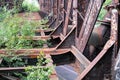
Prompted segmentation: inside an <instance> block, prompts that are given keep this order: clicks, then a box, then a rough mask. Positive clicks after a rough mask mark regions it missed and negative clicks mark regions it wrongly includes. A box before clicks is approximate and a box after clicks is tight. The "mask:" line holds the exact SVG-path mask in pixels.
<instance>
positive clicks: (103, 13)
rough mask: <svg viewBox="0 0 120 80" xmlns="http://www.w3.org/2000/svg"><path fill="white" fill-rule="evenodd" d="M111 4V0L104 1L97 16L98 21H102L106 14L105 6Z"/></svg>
mask: <svg viewBox="0 0 120 80" xmlns="http://www.w3.org/2000/svg"><path fill="white" fill-rule="evenodd" d="M111 2H112V0H106V1H105V3H104V4H103V6H102V9H101V11H100V14H99V16H98V19H99V20H103V18H104V16H105V14H106V13H107V11H106V10H105V9H104V7H105V6H107V5H109V4H110V3H111Z"/></svg>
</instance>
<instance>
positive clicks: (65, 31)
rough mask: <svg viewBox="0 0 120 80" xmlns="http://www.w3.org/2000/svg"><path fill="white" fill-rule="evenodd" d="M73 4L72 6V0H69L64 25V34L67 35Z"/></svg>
mask: <svg viewBox="0 0 120 80" xmlns="http://www.w3.org/2000/svg"><path fill="white" fill-rule="evenodd" d="M71 6H72V0H68V5H67V14H66V17H65V24H64V27H63V35H64V36H66V34H67V29H68V22H69V16H70V11H71Z"/></svg>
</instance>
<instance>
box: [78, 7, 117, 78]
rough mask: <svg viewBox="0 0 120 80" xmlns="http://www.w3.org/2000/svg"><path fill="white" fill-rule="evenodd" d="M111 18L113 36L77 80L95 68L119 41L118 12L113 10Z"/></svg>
mask: <svg viewBox="0 0 120 80" xmlns="http://www.w3.org/2000/svg"><path fill="white" fill-rule="evenodd" d="M111 14H112V17H111V32H110V33H111V35H110V39H109V40H108V41H107V42H106V44H105V46H104V48H103V49H102V51H101V52H100V53H99V54H98V55H97V56H96V58H95V59H94V60H93V61H92V62H91V63H90V64H89V66H88V67H87V68H86V69H85V70H84V71H83V72H82V73H81V74H79V76H78V77H77V79H76V80H82V79H83V78H84V77H85V75H86V74H87V73H88V72H89V71H90V70H91V69H92V68H93V67H94V66H95V64H96V63H97V62H98V61H99V60H100V59H101V58H102V57H103V56H104V55H105V53H106V52H107V51H108V49H109V48H110V47H112V46H113V45H114V44H115V42H116V41H117V34H118V11H117V10H116V9H113V10H112V12H111Z"/></svg>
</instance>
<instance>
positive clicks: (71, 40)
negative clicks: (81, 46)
mask: <svg viewBox="0 0 120 80" xmlns="http://www.w3.org/2000/svg"><path fill="white" fill-rule="evenodd" d="M75 28H76V25H73V27H72V29H71V30H70V32H69V33H68V34H67V35H66V36H65V37H64V39H63V40H62V41H61V42H60V43H59V44H58V45H57V46H56V49H65V48H70V47H71V45H75Z"/></svg>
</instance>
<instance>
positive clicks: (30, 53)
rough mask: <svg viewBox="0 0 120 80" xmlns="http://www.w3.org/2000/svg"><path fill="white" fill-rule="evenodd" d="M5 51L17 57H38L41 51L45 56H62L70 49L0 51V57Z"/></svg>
mask: <svg viewBox="0 0 120 80" xmlns="http://www.w3.org/2000/svg"><path fill="white" fill-rule="evenodd" d="M7 51H11V52H14V53H15V54H17V55H23V56H31V57H32V56H38V55H39V53H40V52H41V51H43V52H44V53H45V54H50V55H59V54H64V53H67V52H69V51H70V48H67V49H57V50H56V49H55V48H43V49H19V50H16V49H0V54H1V55H6V56H7V54H6V52H7Z"/></svg>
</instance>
